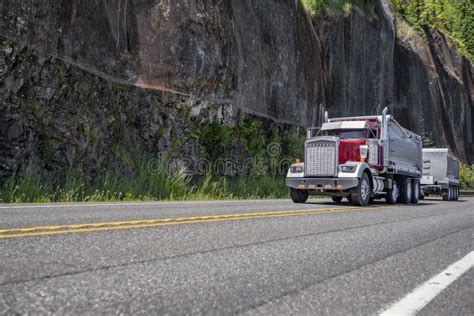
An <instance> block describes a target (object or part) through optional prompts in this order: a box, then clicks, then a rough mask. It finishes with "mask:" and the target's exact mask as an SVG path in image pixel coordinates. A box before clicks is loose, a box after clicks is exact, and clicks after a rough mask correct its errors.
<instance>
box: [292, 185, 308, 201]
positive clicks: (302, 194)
mask: <svg viewBox="0 0 474 316" xmlns="http://www.w3.org/2000/svg"><path fill="white" fill-rule="evenodd" d="M308 196H309V192H308V190H297V189H293V188H290V197H291V200H292V201H293V202H294V203H305V202H306V201H307V200H308Z"/></svg>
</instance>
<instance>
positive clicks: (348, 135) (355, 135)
mask: <svg viewBox="0 0 474 316" xmlns="http://www.w3.org/2000/svg"><path fill="white" fill-rule="evenodd" d="M326 135H327V136H335V137H339V138H340V139H361V138H365V135H366V134H365V129H357V130H340V129H335V130H328V131H326Z"/></svg>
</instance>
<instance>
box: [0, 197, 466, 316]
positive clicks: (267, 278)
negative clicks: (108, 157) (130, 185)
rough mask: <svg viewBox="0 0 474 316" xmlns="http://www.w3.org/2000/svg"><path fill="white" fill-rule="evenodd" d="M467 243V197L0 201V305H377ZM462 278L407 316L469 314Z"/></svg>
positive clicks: (228, 309)
mask: <svg viewBox="0 0 474 316" xmlns="http://www.w3.org/2000/svg"><path fill="white" fill-rule="evenodd" d="M473 250H474V197H464V198H463V197H461V201H458V202H445V201H441V200H436V199H431V200H424V201H422V202H421V203H420V204H418V205H410V206H400V205H398V206H395V207H393V206H388V205H386V204H384V203H376V204H375V205H373V206H371V207H369V208H354V207H352V206H351V205H349V204H344V203H343V204H341V205H337V206H336V205H334V204H333V203H331V202H330V201H329V200H327V199H318V200H310V203H307V204H304V205H297V204H293V203H292V202H290V201H287V200H264V201H261V200H255V201H212V202H156V203H102V204H48V205H34V204H33V205H0V253H1V261H0V314H51V313H52V314H97V313H106V314H112V313H114V314H115V313H125V314H129V313H133V314H165V313H167V314H219V315H221V314H236V313H241V314H249V315H254V314H265V315H267V314H270V315H274V314H277V315H279V314H294V315H296V314H297V315H301V314H303V315H305V314H312V315H314V314H323V315H324V314H326V315H348V314H360V315H368V314H369V315H370V314H378V313H381V312H383V311H385V310H387V309H388V308H389V307H390V306H393V305H394V304H396V302H398V301H400V300H402V299H403V298H404V297H406V296H407V295H409V293H411V292H412V291H414V290H415V289H416V288H418V287H420V285H423V284H425V283H426V284H428V286H432V285H433V284H432V283H433V282H431V283H430V282H427V281H429V280H430V278H432V277H433V276H435V275H437V274H439V273H442V272H443V270H445V269H446V268H447V267H448V266H450V265H452V264H453V263H454V262H456V261H458V260H461V259H462V258H465V257H466V256H467V255H468V254H469V253H471V252H472V251H473ZM471 261H472V260H471ZM464 262H466V259H464ZM446 275H448V276H449V275H450V273H446ZM473 282H474V269H472V268H471V269H468V270H467V272H465V273H463V274H462V275H460V276H459V277H458V278H456V280H454V281H453V282H452V283H451V284H450V285H449V286H446V287H445V288H444V290H443V291H441V292H440V293H439V294H437V295H436V296H435V297H434V299H432V300H431V301H430V302H429V303H428V304H425V306H424V307H423V308H422V309H421V311H420V315H433V314H434V315H438V314H439V315H473V314H474V287H473V284H474V283H473ZM434 283H437V282H434Z"/></svg>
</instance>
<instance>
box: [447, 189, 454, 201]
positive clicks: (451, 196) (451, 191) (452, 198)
mask: <svg viewBox="0 0 474 316" xmlns="http://www.w3.org/2000/svg"><path fill="white" fill-rule="evenodd" d="M453 193H454V190H453V186H452V185H450V186H449V189H448V200H449V201H452V200H454V194H453Z"/></svg>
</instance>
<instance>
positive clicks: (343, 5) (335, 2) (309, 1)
mask: <svg viewBox="0 0 474 316" xmlns="http://www.w3.org/2000/svg"><path fill="white" fill-rule="evenodd" d="M301 3H302V4H303V6H304V8H305V9H306V11H307V12H309V13H310V14H311V15H313V16H319V15H325V16H335V15H341V14H345V15H349V14H350V13H351V11H352V10H355V11H357V12H358V13H359V14H361V15H363V16H368V17H372V15H373V4H372V2H371V1H366V0H301Z"/></svg>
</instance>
